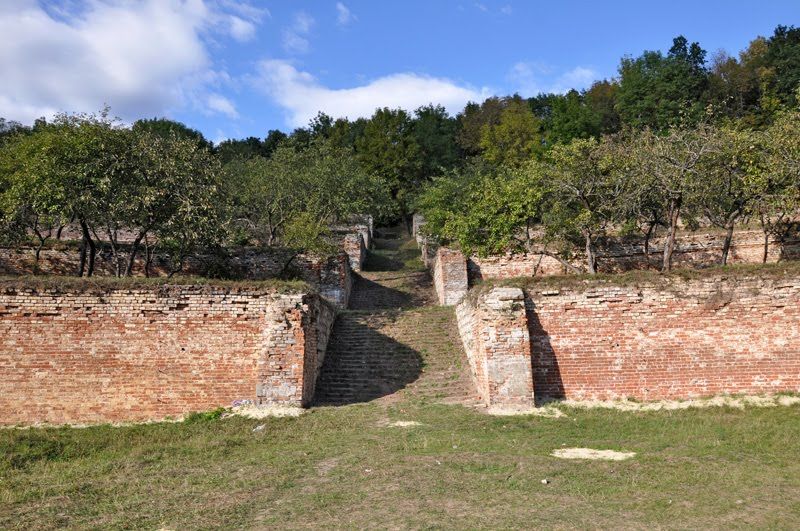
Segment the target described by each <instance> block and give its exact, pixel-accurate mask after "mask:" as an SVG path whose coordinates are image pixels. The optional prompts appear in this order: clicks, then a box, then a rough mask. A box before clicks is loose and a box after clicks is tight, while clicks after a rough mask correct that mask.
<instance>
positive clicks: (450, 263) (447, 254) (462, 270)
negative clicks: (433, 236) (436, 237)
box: [431, 247, 468, 306]
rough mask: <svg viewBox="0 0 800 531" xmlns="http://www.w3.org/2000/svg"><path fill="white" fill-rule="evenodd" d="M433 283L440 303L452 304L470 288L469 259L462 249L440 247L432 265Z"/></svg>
mask: <svg viewBox="0 0 800 531" xmlns="http://www.w3.org/2000/svg"><path fill="white" fill-rule="evenodd" d="M431 269H432V270H433V271H432V274H433V285H434V287H435V288H436V295H437V296H438V297H439V304H442V305H444V306H452V305H454V304H457V303H458V302H459V301H460V300H461V298H462V297H463V296H464V295H466V293H467V289H468V280H467V261H466V259H465V258H464V255H463V254H462V253H461V251H457V250H454V249H448V248H447V247H439V248H438V249H437V250H436V255H435V257H434V259H433V262H432V265H431Z"/></svg>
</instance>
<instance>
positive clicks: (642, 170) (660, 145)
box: [628, 123, 716, 271]
mask: <svg viewBox="0 0 800 531" xmlns="http://www.w3.org/2000/svg"><path fill="white" fill-rule="evenodd" d="M715 141H716V136H715V131H714V130H713V128H712V127H710V126H708V125H706V124H704V123H701V124H699V125H698V126H697V127H686V126H676V127H672V128H670V129H669V130H668V131H667V132H666V133H665V134H656V133H655V132H653V131H652V130H650V129H645V130H643V131H641V132H639V133H638V134H637V135H636V137H635V139H634V141H633V142H632V144H630V146H629V148H628V149H629V153H631V155H632V156H633V167H634V170H633V172H632V174H633V175H632V176H633V178H634V179H637V180H639V183H640V186H644V187H650V188H652V191H653V196H652V197H653V198H654V200H655V202H656V204H657V205H658V209H659V210H660V211H661V212H662V213H663V218H664V220H665V222H666V224H667V239H666V242H665V244H664V256H663V261H662V270H663V271H669V270H670V269H672V254H673V252H674V250H675V241H676V238H677V231H678V225H679V221H680V220H681V216H684V217H685V218H689V217H690V216H691V215H692V214H695V213H696V210H695V209H696V207H697V201H696V198H697V189H698V183H699V182H700V180H701V179H702V178H703V175H702V171H701V170H702V168H703V167H704V165H705V164H706V160H707V159H708V157H709V156H710V155H711V153H712V151H713V150H714V149H715V148H716V144H715ZM684 221H685V220H684Z"/></svg>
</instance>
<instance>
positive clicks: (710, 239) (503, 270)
mask: <svg viewBox="0 0 800 531" xmlns="http://www.w3.org/2000/svg"><path fill="white" fill-rule="evenodd" d="M723 241H724V236H723V235H721V234H707V233H692V234H685V235H681V236H680V238H679V239H678V242H677V245H676V248H675V252H674V255H673V265H674V266H675V267H707V266H710V265H715V264H718V263H719V261H720V259H721V257H722V246H723ZM663 246H664V241H663V238H655V239H654V240H653V241H652V243H651V245H650V255H649V257H648V256H645V254H644V251H643V242H642V241H639V240H636V239H630V240H620V239H611V238H609V239H608V240H606V241H605V242H602V244H601V245H600V248H599V250H598V268H599V270H600V272H601V273H618V272H621V271H630V270H633V269H658V268H660V267H661V259H662V254H661V253H662V252H663V248H664V247H663ZM763 253H764V234H763V233H762V232H761V231H755V230H743V231H738V232H736V233H735V235H734V239H733V242H732V247H731V249H730V254H729V256H728V263H729V264H743V263H744V264H757V263H761V262H762V261H763ZM792 259H800V240H797V239H794V238H789V239H788V240H786V241H784V242H779V241H777V240H775V239H773V240H771V241H770V244H769V246H768V252H767V262H768V263H774V262H777V261H779V260H792ZM570 263H571V264H572V265H575V266H577V267H579V268H581V267H583V266H584V263H583V259H582V257H580V256H577V257H576V258H575V259H573V260H571V262H570ZM467 269H468V271H469V278H470V283H475V282H476V281H477V280H490V279H504V278H516V277H532V276H548V275H562V274H565V273H569V271H568V269H567V268H566V267H565V266H564V265H563V264H561V263H560V262H559V261H558V260H556V259H555V258H552V257H550V256H544V255H542V254H538V253H530V254H515V255H511V254H507V255H503V256H489V257H486V258H481V257H478V256H471V257H470V258H469V259H468V261H467Z"/></svg>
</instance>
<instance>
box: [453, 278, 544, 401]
mask: <svg viewBox="0 0 800 531" xmlns="http://www.w3.org/2000/svg"><path fill="white" fill-rule="evenodd" d="M456 317H457V321H458V329H459V333H460V334H461V338H462V340H463V343H464V351H465V352H466V353H467V359H468V360H469V364H470V369H471V372H472V377H473V381H474V382H475V388H476V389H477V391H478V394H479V395H480V397H481V399H482V400H483V402H484V404H486V405H487V406H501V407H504V406H528V407H530V406H532V405H533V398H534V394H533V376H532V372H531V350H530V347H531V343H530V337H529V336H528V328H527V319H526V315H525V301H524V294H523V292H522V290H521V289H519V288H494V289H492V290H491V291H489V292H487V293H483V294H481V295H480V296H479V297H478V299H477V300H476V301H472V300H466V299H465V300H463V301H462V302H461V303H460V304H458V305H457V306H456Z"/></svg>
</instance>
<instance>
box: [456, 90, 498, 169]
mask: <svg viewBox="0 0 800 531" xmlns="http://www.w3.org/2000/svg"><path fill="white" fill-rule="evenodd" d="M508 101H509V98H498V97H496V96H495V97H491V98H487V99H486V100H485V101H484V102H483V103H482V104H478V103H475V102H469V103H467V105H466V106H465V107H464V110H463V111H462V112H461V113H459V115H458V116H457V117H456V120H457V121H458V134H457V142H458V145H459V147H460V148H461V150H462V151H463V152H464V153H465V154H466V155H467V156H471V157H472V156H477V155H480V154H481V151H482V149H483V148H481V135H482V134H483V128H484V127H485V126H487V125H489V126H494V125H497V124H498V123H499V122H500V113H502V112H503V109H505V107H506V105H507V103H508Z"/></svg>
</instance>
